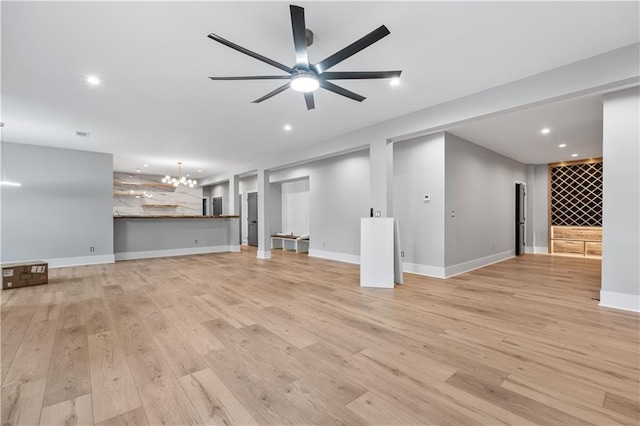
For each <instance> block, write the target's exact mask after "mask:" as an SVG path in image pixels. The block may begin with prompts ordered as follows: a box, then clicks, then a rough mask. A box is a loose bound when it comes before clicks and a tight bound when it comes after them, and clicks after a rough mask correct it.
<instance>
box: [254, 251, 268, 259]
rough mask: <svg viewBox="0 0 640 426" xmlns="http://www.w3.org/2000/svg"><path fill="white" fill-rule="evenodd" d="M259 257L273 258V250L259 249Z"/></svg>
mask: <svg viewBox="0 0 640 426" xmlns="http://www.w3.org/2000/svg"><path fill="white" fill-rule="evenodd" d="M256 257H257V258H258V259H271V250H258V255H257V256H256Z"/></svg>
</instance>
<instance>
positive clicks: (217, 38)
mask: <svg viewBox="0 0 640 426" xmlns="http://www.w3.org/2000/svg"><path fill="white" fill-rule="evenodd" d="M207 37H209V38H210V39H211V40H215V41H217V42H218V43H222V44H224V45H225V46H227V47H230V48H232V49H235V50H237V51H238V52H242V53H244V54H245V55H249V56H251V57H252V58H255V59H257V60H259V61H262V62H264V63H266V64H269V65H271V66H274V67H276V68H280V69H281V70H282V71H286V72H288V73H289V74H292V73H293V69H291V68H289V67H288V66H286V65H283V64H281V63H280V62H276V61H274V60H273V59H269V58H267V57H266V56H262V55H260V54H259V53H256V52H252V51H251V50H249V49H245V48H244V47H242V46H238V45H237V44H235V43H233V42H231V41H229V40H226V39H224V38H222V37H220V36H219V35H216V34H213V33H211V34H209V35H208V36H207Z"/></svg>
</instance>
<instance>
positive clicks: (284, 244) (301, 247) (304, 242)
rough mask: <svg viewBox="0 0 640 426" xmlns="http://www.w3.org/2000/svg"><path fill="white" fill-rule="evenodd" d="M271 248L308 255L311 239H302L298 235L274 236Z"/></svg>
mask: <svg viewBox="0 0 640 426" xmlns="http://www.w3.org/2000/svg"><path fill="white" fill-rule="evenodd" d="M271 248H272V249H282V250H292V251H295V252H296V253H308V252H309V238H300V237H298V236H297V235H272V236H271Z"/></svg>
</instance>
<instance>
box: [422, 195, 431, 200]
mask: <svg viewBox="0 0 640 426" xmlns="http://www.w3.org/2000/svg"><path fill="white" fill-rule="evenodd" d="M423 200H424V201H431V195H429V194H426V195H425V196H424V198H423Z"/></svg>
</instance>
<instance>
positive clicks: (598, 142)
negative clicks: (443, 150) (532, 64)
mask: <svg viewBox="0 0 640 426" xmlns="http://www.w3.org/2000/svg"><path fill="white" fill-rule="evenodd" d="M545 128H546V129H549V133H547V134H543V133H541V131H542V129H545ZM447 131H449V132H450V133H453V134H454V135H456V136H459V137H461V138H463V139H467V140H469V141H471V142H473V143H475V144H477V145H480V146H483V147H485V148H487V149H490V150H492V151H495V152H499V153H500V154H502V155H505V156H507V157H509V158H513V159H514V160H517V161H519V162H521V163H524V164H547V163H555V162H559V161H571V160H577V159H584V158H598V157H602V100H601V96H600V95H594V96H588V97H582V98H578V99H572V100H569V101H564V102H558V103H554V104H550V105H545V106H540V107H535V108H530V109H526V110H523V111H518V112H513V113H508V114H502V115H499V116H496V117H492V118H487V119H483V120H479V121H474V122H472V123H469V124H465V125H461V126H457V127H453V128H451V129H448V130H447ZM560 144H564V145H566V146H565V147H564V148H560V147H559V145H560ZM572 154H578V155H577V157H572Z"/></svg>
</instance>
